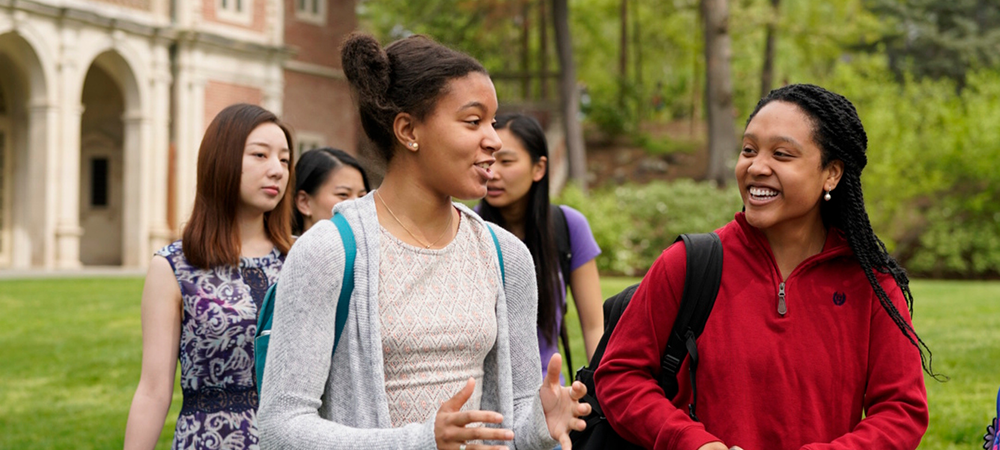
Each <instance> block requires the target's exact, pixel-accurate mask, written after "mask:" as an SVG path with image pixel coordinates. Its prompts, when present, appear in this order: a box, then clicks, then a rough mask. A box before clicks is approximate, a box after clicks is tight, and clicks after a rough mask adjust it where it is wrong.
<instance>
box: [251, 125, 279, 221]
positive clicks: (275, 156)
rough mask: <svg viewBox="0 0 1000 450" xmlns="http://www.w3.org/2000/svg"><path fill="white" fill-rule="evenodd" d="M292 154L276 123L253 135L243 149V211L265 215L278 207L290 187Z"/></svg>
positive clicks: (262, 126) (260, 126)
mask: <svg viewBox="0 0 1000 450" xmlns="http://www.w3.org/2000/svg"><path fill="white" fill-rule="evenodd" d="M290 155H291V152H290V151H289V150H288V140H287V138H286V136H285V132H284V131H282V129H281V127H279V126H278V125H277V124H275V123H273V122H266V123H263V124H260V125H258V126H257V128H254V129H253V131H251V132H250V135H249V136H247V141H246V144H245V145H244V147H243V172H242V175H240V211H243V212H249V213H259V214H263V213H265V212H268V211H271V210H272V209H274V208H275V207H276V206H278V202H279V201H281V199H282V197H283V196H284V194H285V189H286V188H287V187H288V163H289V157H290Z"/></svg>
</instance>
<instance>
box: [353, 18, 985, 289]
mask: <svg viewBox="0 0 1000 450" xmlns="http://www.w3.org/2000/svg"><path fill="white" fill-rule="evenodd" d="M773 2H774V0H732V1H730V2H729V14H730V18H729V35H730V38H731V43H732V60H731V68H732V73H731V79H732V84H733V95H734V102H733V103H734V111H733V114H734V116H735V117H736V122H737V125H738V128H739V129H738V130H735V131H734V132H736V133H738V135H741V134H742V127H743V123H744V121H745V120H746V117H747V115H748V114H749V112H750V111H751V110H752V109H753V107H754V106H755V104H756V103H757V100H758V99H759V98H760V95H761V72H762V68H763V62H764V60H765V57H764V51H765V33H766V29H767V27H768V25H769V24H770V25H773V27H774V30H775V50H774V69H773V71H774V77H773V79H774V87H777V86H781V85H784V84H788V83H814V84H818V85H821V86H824V87H826V88H828V89H830V90H833V91H835V92H838V93H841V94H843V95H845V96H846V97H847V98H849V99H850V100H851V101H852V102H853V103H854V104H855V106H856V107H857V109H858V112H859V114H860V116H861V119H862V121H863V123H864V125H865V128H866V130H867V132H868V139H869V149H868V150H869V151H868V157H869V164H868V167H867V168H866V169H865V171H864V176H863V183H864V187H865V196H866V198H865V200H866V203H867V206H868V212H869V214H870V216H871V219H872V223H873V226H874V228H875V230H876V232H877V233H878V234H879V236H880V237H881V238H882V239H883V240H884V241H885V242H886V245H887V246H888V247H889V249H890V250H891V251H892V252H893V254H894V255H895V256H896V257H897V258H899V259H900V260H901V262H902V263H903V265H904V267H907V268H908V269H909V270H910V272H911V273H913V274H915V275H917V276H924V277H942V278H997V277H1000V3H998V2H995V1H986V0H947V1H944V0H842V1H838V2H815V1H811V0H780V1H779V2H777V3H778V7H777V9H775V8H774V6H773ZM623 4H625V9H626V10H627V15H626V16H625V18H624V20H623V15H622V13H621V11H622V9H623V8H622V6H623ZM537 5H538V0H378V1H375V0H371V1H362V2H361V3H360V5H359V12H360V15H361V20H362V24H363V27H364V28H366V29H367V30H369V31H370V32H372V33H374V34H376V35H377V36H378V37H380V38H381V39H383V40H384V41H386V42H388V41H391V40H393V39H397V38H400V37H404V36H406V35H408V34H411V33H424V34H427V35H430V36H432V37H434V38H435V39H437V40H439V41H441V42H443V43H446V44H448V45H452V46H454V47H457V48H460V49H462V50H464V51H466V52H468V53H470V54H472V55H473V56H475V57H476V58H478V59H479V60H480V61H482V62H483V63H484V64H485V65H486V67H487V69H489V70H490V71H491V73H492V74H494V76H495V77H496V78H497V79H503V78H504V76H505V75H506V74H508V73H511V72H513V71H516V70H538V71H542V70H558V67H557V66H558V62H557V59H556V57H555V53H554V45H549V46H548V47H547V48H540V44H539V39H538V38H532V39H531V40H530V41H529V40H525V39H524V30H525V29H526V27H527V26H526V25H525V21H528V22H529V25H528V26H530V27H534V28H532V29H535V28H538V25H537V22H538V21H540V20H543V19H544V20H548V19H546V18H545V17H540V16H539V15H538V14H537V12H536V11H535V10H536V9H537ZM569 7H570V24H571V30H572V36H573V48H574V52H575V60H576V64H577V74H578V78H579V85H580V87H581V89H582V90H585V92H586V94H587V95H586V97H587V98H589V102H586V101H585V102H584V104H583V105H582V108H583V113H584V114H585V118H584V120H585V126H586V128H585V129H586V130H587V135H588V141H590V140H592V139H595V136H601V137H602V138H603V139H605V140H608V139H612V140H614V139H617V141H624V142H629V143H633V144H636V145H639V146H641V147H643V148H647V149H650V153H651V154H654V153H663V152H664V150H663V149H667V150H666V151H668V152H669V149H670V148H672V147H671V146H669V145H657V144H656V141H657V140H667V141H668V140H669V139H670V137H669V136H662V137H654V136H650V135H649V134H648V133H647V132H645V131H643V130H647V129H649V126H650V124H653V125H655V124H668V123H672V122H691V123H694V122H698V121H702V120H704V117H703V115H704V113H703V110H704V105H703V103H704V84H705V81H704V80H705V63H704V54H703V44H704V40H703V36H702V30H701V23H702V22H701V21H700V19H699V1H698V0H570V1H569ZM532 24H533V25H532ZM623 30H625V35H624V37H623V35H622V32H623ZM536 31H537V30H536ZM549 36H550V37H551V33H550V34H549ZM522 47H523V48H529V49H531V51H532V52H536V53H537V54H539V55H541V57H537V56H534V57H531V58H526V57H525V56H524V54H523V52H521V51H519V49H521V48H522ZM623 52H624V53H625V56H626V58H625V59H627V63H626V64H621V61H622V60H623V59H622V53H623ZM622 69H624V70H622ZM553 89H554V88H553ZM497 90H498V95H499V96H500V101H501V103H504V102H505V101H506V100H507V99H510V98H514V97H516V96H517V95H518V91H517V87H516V86H514V85H513V84H510V83H504V82H501V81H498V82H497ZM692 129H695V128H694V127H692ZM654 150H655V151H654ZM737 152H738V149H733V162H735V159H736V155H737ZM560 201H564V202H565V203H567V204H569V205H572V206H574V207H576V208H578V209H580V210H581V211H583V212H584V213H585V214H586V215H587V217H588V218H589V220H590V222H591V225H592V228H593V230H594V233H595V235H596V236H597V238H598V242H599V244H600V245H601V247H602V248H603V249H604V252H605V253H604V254H603V255H602V256H601V257H600V259H599V260H598V262H599V267H600V269H601V270H602V271H605V272H610V273H620V274H629V275H641V274H643V273H644V272H645V270H646V269H647V268H648V266H649V265H650V264H651V263H652V261H653V260H654V259H655V258H656V256H657V255H659V253H660V252H661V251H662V249H663V248H665V247H666V246H667V245H669V244H670V243H671V242H672V241H673V239H674V237H676V235H677V234H678V233H681V232H697V231H707V230H710V229H713V228H715V227H717V226H720V225H722V224H724V223H725V222H727V221H728V220H730V219H732V215H733V213H734V212H736V211H739V209H740V201H739V197H738V194H737V192H736V190H735V188H733V187H728V188H723V189H721V190H720V189H718V188H716V187H715V185H714V184H711V183H706V182H696V181H692V180H672V181H669V182H667V181H660V182H653V183H650V184H645V185H640V184H631V183H626V184H624V185H621V186H600V185H595V186H592V190H591V191H590V193H588V194H587V196H586V197H585V196H584V195H583V194H581V193H580V192H578V191H575V190H572V189H570V190H567V191H565V192H563V193H562V194H561V197H560Z"/></svg>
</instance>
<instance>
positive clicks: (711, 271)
mask: <svg viewBox="0 0 1000 450" xmlns="http://www.w3.org/2000/svg"><path fill="white" fill-rule="evenodd" d="M680 240H683V241H684V248H685V251H686V253H687V271H686V274H685V276H684V294H683V297H681V305H680V310H679V311H678V312H677V318H676V319H675V320H674V325H673V328H671V330H670V338H669V339H668V340H667V349H666V351H664V353H663V359H662V360H661V361H660V369H661V370H660V386H661V387H663V391H664V393H665V394H666V396H667V398H673V397H674V396H675V395H677V388H678V387H677V371H678V370H679V369H680V367H681V362H682V361H684V357H685V356H687V355H690V356H691V363H690V364H689V368H690V371H691V391H692V402H691V404H690V405H688V415H690V416H691V418H692V419H694V420H696V421H697V420H698V416H697V415H695V405H696V403H697V397H698V395H697V389H696V385H695V371H696V370H697V368H698V348H697V346H696V344H695V340H696V339H697V338H698V336H699V335H701V332H702V331H703V330H704V329H705V323H706V322H708V316H709V314H711V312H712V307H713V306H714V305H715V298H716V297H717V296H718V294H719V285H720V284H721V282H722V242H721V241H720V240H719V236H718V235H716V234H715V233H700V234H682V235H681V236H680V237H678V238H677V241H680ZM674 242H676V241H674Z"/></svg>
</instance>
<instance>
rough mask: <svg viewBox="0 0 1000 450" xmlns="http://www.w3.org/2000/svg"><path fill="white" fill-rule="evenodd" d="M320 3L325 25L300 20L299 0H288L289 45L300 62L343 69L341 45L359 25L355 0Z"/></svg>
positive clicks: (287, 24)
mask: <svg viewBox="0 0 1000 450" xmlns="http://www.w3.org/2000/svg"><path fill="white" fill-rule="evenodd" d="M205 1H209V0H205ZM216 1H217V0H216ZM258 1H259V0H258ZM320 1H325V2H326V25H324V26H319V25H316V24H313V23H309V22H304V21H302V20H299V19H296V18H295V3H296V1H295V0H284V4H285V45H287V46H289V47H291V48H292V49H293V50H294V51H295V52H296V55H295V58H294V59H295V60H296V61H303V62H308V63H312V64H319V65H322V66H327V67H333V68H337V69H339V68H340V51H339V50H340V44H341V43H343V40H344V38H345V37H347V35H348V34H350V33H351V31H354V29H355V28H357V26H358V18H357V14H355V12H354V8H355V1H354V0H320Z"/></svg>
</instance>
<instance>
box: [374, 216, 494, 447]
mask: <svg viewBox="0 0 1000 450" xmlns="http://www.w3.org/2000/svg"><path fill="white" fill-rule="evenodd" d="M459 217H461V219H459V222H458V233H456V235H455V239H453V240H452V241H451V242H450V243H448V245H446V246H444V248H440V249H428V248H422V247H415V246H413V245H410V244H407V243H405V242H403V241H401V240H400V239H398V238H396V237H395V236H393V235H392V233H389V231H388V230H386V229H385V228H382V230H381V233H380V238H381V243H380V245H379V247H380V250H381V252H380V254H379V256H380V259H381V261H380V262H379V281H380V284H379V286H378V306H379V321H380V322H381V324H382V328H381V331H382V355H383V358H384V360H385V391H386V395H387V396H388V398H389V417H390V418H391V419H392V426H394V427H401V426H403V425H406V424H408V423H412V422H423V421H425V420H427V419H428V418H430V417H432V416H434V414H435V413H436V412H437V405H440V404H441V403H442V402H444V401H445V400H448V399H449V398H451V397H452V396H453V395H455V393H456V392H458V391H459V390H460V389H462V388H463V387H464V386H465V383H466V382H467V380H468V379H469V378H470V377H471V378H473V379H475V380H476V388H475V391H474V392H473V393H472V396H471V397H469V400H468V401H467V402H465V405H463V406H462V409H463V410H476V409H479V404H480V401H481V399H482V386H483V362H484V361H485V360H486V355H487V354H488V353H489V351H490V350H492V349H493V347H494V344H495V343H496V340H497V315H496V309H497V289H499V284H500V280H497V279H496V276H494V274H493V272H494V271H495V270H496V263H495V262H493V260H492V259H491V258H490V257H489V254H488V253H486V252H484V251H483V250H482V246H480V245H479V235H480V233H483V232H488V231H486V230H485V228H484V227H485V225H482V224H479V223H476V222H475V221H474V220H471V219H469V218H467V217H466V216H465V214H460V215H459ZM491 239H492V238H491Z"/></svg>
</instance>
